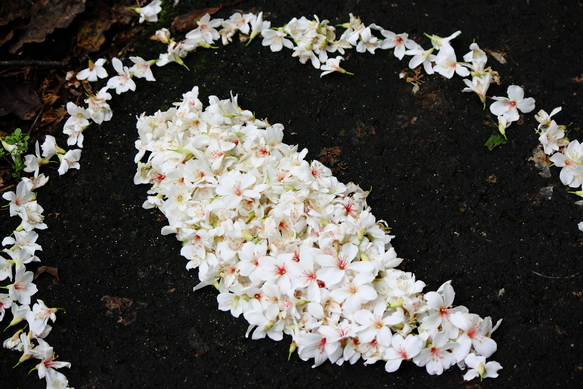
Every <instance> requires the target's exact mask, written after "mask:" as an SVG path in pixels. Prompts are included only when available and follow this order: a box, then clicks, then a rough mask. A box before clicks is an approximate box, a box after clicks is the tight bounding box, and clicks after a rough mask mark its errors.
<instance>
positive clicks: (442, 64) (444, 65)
mask: <svg viewBox="0 0 583 389" xmlns="http://www.w3.org/2000/svg"><path fill="white" fill-rule="evenodd" d="M433 70H434V71H435V73H439V74H441V75H442V76H443V77H445V78H452V77H453V75H454V73H457V74H458V75H459V76H462V77H467V76H469V75H470V71H469V70H468V68H466V67H465V66H463V65H462V64H461V63H459V62H457V59H456V56H455V52H454V51H443V50H441V51H440V52H439V54H437V56H436V57H435V66H434V67H433Z"/></svg>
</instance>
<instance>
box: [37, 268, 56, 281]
mask: <svg viewBox="0 0 583 389" xmlns="http://www.w3.org/2000/svg"><path fill="white" fill-rule="evenodd" d="M42 273H49V274H50V275H52V276H53V277H55V278H56V279H57V281H61V280H60V279H59V269H57V268H56V267H50V266H41V267H39V268H38V269H36V271H35V272H34V279H35V280H36V279H37V278H38V276H40V275H41V274H42Z"/></svg>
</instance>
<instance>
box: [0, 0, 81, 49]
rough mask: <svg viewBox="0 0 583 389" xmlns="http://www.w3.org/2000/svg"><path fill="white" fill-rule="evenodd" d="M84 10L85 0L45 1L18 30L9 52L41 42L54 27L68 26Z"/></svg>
mask: <svg viewBox="0 0 583 389" xmlns="http://www.w3.org/2000/svg"><path fill="white" fill-rule="evenodd" d="M43 2H44V1H42V2H38V3H39V4H42V3H43ZM84 10H85V0H52V1H47V2H46V3H45V5H44V6H41V8H39V9H38V12H36V13H34V14H33V15H32V17H31V19H30V22H29V23H28V24H27V25H26V27H24V28H23V29H21V30H20V31H19V34H18V39H17V41H16V42H15V43H13V44H12V45H10V48H9V51H10V53H11V54H15V53H16V52H18V51H19V50H20V49H21V48H22V46H23V45H25V44H26V43H32V42H43V41H44V40H45V38H46V36H47V35H49V34H50V33H52V32H53V31H54V30H55V28H65V27H68V26H69V24H71V22H72V21H73V19H75V16H77V14H79V13H81V12H83V11H84Z"/></svg>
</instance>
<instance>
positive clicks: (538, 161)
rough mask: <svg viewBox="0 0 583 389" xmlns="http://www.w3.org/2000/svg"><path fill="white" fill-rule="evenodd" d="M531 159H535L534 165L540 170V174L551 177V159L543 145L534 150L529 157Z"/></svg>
mask: <svg viewBox="0 0 583 389" xmlns="http://www.w3.org/2000/svg"><path fill="white" fill-rule="evenodd" d="M528 160H529V161H533V162H534V165H535V166H536V167H537V169H539V170H540V173H539V174H540V175H541V176H542V177H544V178H549V177H550V176H551V169H550V167H551V164H552V163H551V161H550V159H549V156H548V155H546V154H545V152H544V151H543V149H542V146H540V145H539V146H538V147H537V148H535V149H534V150H532V157H530V158H529V159H528Z"/></svg>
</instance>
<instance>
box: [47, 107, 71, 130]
mask: <svg viewBox="0 0 583 389" xmlns="http://www.w3.org/2000/svg"><path fill="white" fill-rule="evenodd" d="M65 115H67V110H66V109H65V108H64V107H59V108H56V109H49V110H47V111H46V112H45V113H43V116H42V119H41V123H42V125H43V126H47V125H49V124H53V123H58V122H60V121H61V120H63V118H64V117H65Z"/></svg>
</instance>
